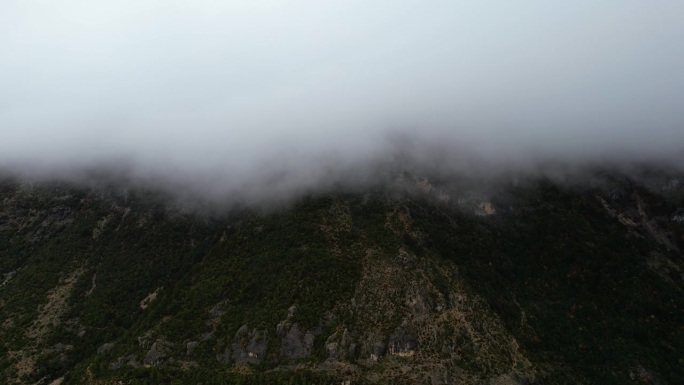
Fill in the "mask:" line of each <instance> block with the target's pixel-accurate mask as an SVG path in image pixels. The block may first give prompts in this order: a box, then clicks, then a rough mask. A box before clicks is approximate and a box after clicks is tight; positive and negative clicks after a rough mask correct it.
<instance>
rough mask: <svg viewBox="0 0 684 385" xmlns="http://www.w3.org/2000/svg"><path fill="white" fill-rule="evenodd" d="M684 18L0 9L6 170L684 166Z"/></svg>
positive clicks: (449, 6) (467, 5)
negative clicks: (605, 162)
mask: <svg viewBox="0 0 684 385" xmlns="http://www.w3.org/2000/svg"><path fill="white" fill-rule="evenodd" d="M683 17H684V2H682V1H680V0H676V1H675V0H671V1H670V0H662V1H643V0H603V1H589V0H578V1H569V2H557V1H556V2H549V1H541V0H539V1H537V0H527V1H521V2H514V1H503V0H489V1H488V0H479V1H471V0H464V1H459V0H448V1H447V0H435V1H417V0H402V1H389V0H365V1H360V0H340V1H320V0H319V1H308V0H299V1H297V0H280V1H275V0H249V1H230V0H223V1H214V0H193V1H187V0H163V1H161V0H159V1H158V0H135V1H133V0H117V1H112V0H101V1H92V0H3V1H1V2H0V55H1V56H0V168H11V169H15V170H16V169H34V170H35V169H52V168H61V169H73V170H76V169H79V168H83V167H90V166H93V165H96V164H100V163H102V162H111V161H126V162H127V163H128V164H129V165H130V166H131V167H132V168H133V170H134V171H133V172H135V173H139V175H145V174H147V173H150V174H162V175H175V176H181V179H182V178H184V177H186V176H187V177H193V178H199V179H202V178H205V179H211V180H220V181H221V182H220V184H222V185H223V186H229V187H230V188H234V186H238V185H240V184H245V183H252V184H257V185H258V184H259V183H260V178H266V176H265V175H269V174H270V173H271V172H272V171H273V170H278V172H281V171H282V172H284V173H293V175H294V174H297V173H300V174H302V173H303V175H305V176H304V177H302V178H301V179H303V180H306V181H308V182H306V183H313V182H312V181H315V179H316V178H318V177H320V176H321V175H325V174H327V173H329V172H330V170H331V167H332V168H333V169H334V168H335V167H343V166H344V167H351V168H354V167H363V164H364V162H366V161H367V160H368V159H373V158H377V157H382V156H384V155H385V154H386V153H387V152H388V151H391V147H392V143H393V141H392V140H388V138H392V137H396V136H397V135H399V134H401V135H403V137H404V138H409V140H415V141H416V142H420V143H423V142H431V143H440V144H442V145H444V146H445V147H449V146H452V145H453V148H455V149H456V148H460V149H467V151H470V152H472V153H475V154H477V155H478V156H482V157H487V158H489V157H491V158H495V159H498V160H500V161H503V162H506V163H511V162H513V163H515V162H522V163H525V162H527V161H529V160H530V159H528V158H531V157H535V156H539V155H541V156H544V157H551V158H557V159H558V160H561V161H568V162H581V161H585V160H587V159H593V158H597V157H602V156H609V157H617V158H625V159H629V158H630V157H640V158H646V159H648V158H652V157H663V156H666V157H670V156H676V155H677V154H680V155H681V154H682V151H683V150H684V22H682V20H683ZM673 154H674V155H673ZM268 177H270V176H268ZM296 179H297V178H295V180H296ZM302 183H305V182H302Z"/></svg>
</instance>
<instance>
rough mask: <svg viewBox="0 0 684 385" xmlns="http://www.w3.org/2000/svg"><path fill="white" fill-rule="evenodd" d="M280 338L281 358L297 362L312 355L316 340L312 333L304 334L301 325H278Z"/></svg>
mask: <svg viewBox="0 0 684 385" xmlns="http://www.w3.org/2000/svg"><path fill="white" fill-rule="evenodd" d="M277 334H278V337H280V338H281V345H280V356H281V357H282V358H285V359H289V360H295V359H298V358H304V357H306V356H308V355H309V354H310V353H311V348H312V347H313V343H314V338H315V336H314V335H313V333H312V332H310V331H307V332H302V331H301V330H299V325H297V324H296V323H295V324H290V323H288V322H283V323H280V324H278V328H277Z"/></svg>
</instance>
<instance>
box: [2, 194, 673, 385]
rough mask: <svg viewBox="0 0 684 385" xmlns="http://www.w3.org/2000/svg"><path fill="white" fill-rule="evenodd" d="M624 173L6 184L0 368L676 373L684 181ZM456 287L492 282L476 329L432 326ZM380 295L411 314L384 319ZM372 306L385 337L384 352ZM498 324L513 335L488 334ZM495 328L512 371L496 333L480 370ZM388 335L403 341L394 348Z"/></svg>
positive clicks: (249, 373) (581, 377)
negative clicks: (327, 188)
mask: <svg viewBox="0 0 684 385" xmlns="http://www.w3.org/2000/svg"><path fill="white" fill-rule="evenodd" d="M610 188H612V189H613V190H610V189H608V188H606V187H605V186H601V187H600V188H586V189H581V190H580V189H570V188H565V187H559V186H558V185H556V184H553V183H551V182H549V181H541V182H535V183H533V184H529V185H526V186H525V187H513V186H507V187H506V188H504V189H502V190H501V191H499V192H498V193H497V194H496V195H494V196H493V197H492V199H491V201H492V204H493V206H494V207H496V208H497V212H496V214H494V215H484V216H477V215H474V214H473V213H472V211H469V210H467V208H468V207H466V206H463V205H462V204H461V205H459V204H456V203H455V201H456V199H451V200H443V199H437V198H436V196H437V195H436V193H435V191H437V188H435V189H433V190H432V192H430V193H419V192H417V191H418V190H416V189H414V188H412V187H408V188H407V187H405V186H404V187H401V189H400V191H403V192H402V193H397V192H396V190H392V193H391V194H389V193H387V190H383V189H377V190H375V191H372V192H369V193H368V194H365V195H363V196H361V195H355V194H351V195H345V194H339V195H327V196H317V197H309V198H306V199H302V200H300V201H299V202H296V203H294V204H293V205H292V206H291V207H288V208H282V209H280V210H277V211H273V212H270V213H263V212H253V211H250V210H245V209H242V210H235V211H233V212H231V213H230V214H226V215H222V216H214V217H211V218H209V217H206V216H201V215H195V214H192V213H183V212H180V211H178V210H175V209H173V208H172V207H173V206H172V205H169V204H168V203H162V201H160V200H158V198H157V197H156V196H155V195H154V194H150V193H146V192H144V191H138V192H126V193H125V194H124V193H121V194H113V193H110V192H107V193H102V192H97V191H94V190H86V189H78V188H74V187H72V186H66V185H63V184H43V185H38V186H27V185H24V184H21V183H19V182H17V181H6V182H3V183H2V184H1V185H0V202H2V203H1V206H0V324H1V325H2V327H1V328H0V382H2V383H12V382H15V381H16V382H22V383H35V382H42V383H49V382H50V381H52V380H53V379H55V378H58V377H61V376H64V380H65V381H66V383H95V382H97V381H103V383H116V382H117V381H123V382H124V383H131V384H138V383H168V384H175V383H203V384H212V383H217V384H232V383H235V384H239V383H245V384H247V383H249V384H274V383H283V384H328V383H340V382H341V381H344V380H347V379H351V380H353V383H354V384H359V383H366V382H368V383H399V382H402V381H404V382H406V383H412V382H417V381H418V382H429V381H432V383H439V382H435V381H442V380H435V378H438V377H439V376H436V375H435V376H433V377H432V378H433V379H432V380H429V379H428V375H432V374H431V373H437V372H436V369H434V368H431V369H429V370H428V369H420V370H418V369H419V368H423V367H424V366H425V365H429V364H432V363H436V361H435V358H434V357H443V361H440V362H439V365H442V366H440V368H444V369H439V370H444V371H445V374H444V375H443V377H444V378H447V379H446V380H444V381H445V382H448V381H449V380H448V378H449V376H451V377H453V376H461V375H462V376H465V377H463V378H478V379H479V380H478V381H482V382H487V381H490V382H493V381H494V380H493V379H495V378H499V379H501V378H504V377H502V376H507V377H505V378H507V379H510V380H511V381H514V382H518V383H524V382H537V383H544V384H547V383H559V384H560V383H601V384H624V383H642V382H646V383H649V382H650V383H665V384H677V383H678V381H680V380H681V378H684V369H683V368H684V355H683V352H684V329H683V328H682V325H684V282H683V280H684V275H682V266H683V262H682V254H681V252H680V251H679V250H680V249H681V248H682V247H684V242H683V239H682V236H684V226H683V225H682V223H681V222H676V221H672V220H671V218H670V214H671V213H672V212H676V210H677V209H678V208H679V207H682V206H684V197H683V196H682V194H681V193H680V192H679V190H676V191H675V192H672V191H670V190H668V193H667V194H664V193H656V192H654V191H653V189H648V188H645V187H643V186H637V185H634V184H630V183H623V182H620V183H617V182H614V183H613V184H612V185H610ZM616 188H617V189H618V190H619V191H620V193H619V194H616V193H614V190H615V189H616ZM443 192H444V191H440V193H443ZM447 192H449V191H447ZM449 193H450V194H452V195H454V194H457V192H449ZM464 207H465V208H464ZM406 256H415V258H417V259H416V260H415V261H414V260H412V259H411V260H409V261H408V262H406V258H409V257H406ZM402 258H403V259H402ZM410 258H413V257H410ZM410 258H409V259H410ZM377 271H387V272H390V271H391V272H396V271H406V273H401V274H405V275H402V277H404V276H405V277H406V278H405V279H404V278H402V279H399V280H398V281H397V282H395V281H392V280H391V279H392V277H383V276H382V275H377V276H375V275H372V274H379V273H375V272H377ZM369 274H370V275H369ZM392 274H395V273H392ZM412 277H413V278H412ZM412 280H413V281H412ZM369 282H371V283H373V282H374V284H375V285H376V286H377V287H378V288H379V289H377V290H378V292H379V293H380V295H384V294H382V293H383V290H384V291H386V292H387V293H388V294H387V297H381V298H383V301H384V300H385V299H386V300H387V301H395V302H397V300H395V299H394V298H404V297H401V296H405V298H409V299H410V298H418V304H419V305H420V304H421V303H425V304H426V305H420V306H423V307H426V308H427V309H428V310H420V311H418V313H416V312H415V311H413V310H410V309H411V308H410V307H408V306H409V305H406V304H405V303H394V304H380V303H377V304H375V305H374V304H372V303H371V304H368V303H366V304H360V303H358V301H361V299H362V298H363V295H364V293H366V292H368V290H371V289H368V287H369V286H368V285H369ZM421 285H427V286H426V287H425V288H424V289H422V288H421V287H420V286H421ZM428 286H429V287H428ZM415 287H418V288H417V289H415ZM383 288H384V289H383ZM373 290H376V289H373ZM374 293H375V292H374ZM393 293H394V294H393ZM396 293H398V294H396ZM415 293H419V294H415ZM454 293H463V295H466V296H468V297H469V298H475V299H473V300H472V301H475V303H480V302H478V301H480V300H479V299H478V298H481V302H482V303H483V304H484V305H482V306H480V305H478V307H476V308H472V309H469V310H468V311H469V312H470V313H468V314H467V315H466V318H467V317H474V319H477V318H478V317H477V314H479V313H477V312H481V317H480V318H481V319H482V320H483V321H482V322H483V323H485V321H486V322H489V323H491V322H494V324H493V325H494V326H488V325H484V326H481V325H479V326H478V325H475V326H474V329H473V330H475V331H474V332H473V331H469V332H468V333H471V334H469V335H466V334H464V333H465V331H464V330H466V329H467V328H466V329H464V328H463V327H461V326H458V325H453V327H452V326H449V324H448V323H447V326H448V327H447V326H443V325H444V324H442V323H440V324H431V322H437V321H430V320H432V319H434V320H437V319H441V318H439V312H442V311H443V310H439V309H442V308H444V307H447V308H449V307H452V306H454V305H450V304H451V303H452V302H453V299H452V298H453V297H454ZM395 294H396V297H392V296H393V295H395ZM416 295H418V297H416ZM411 296H413V297H411ZM369 298H380V297H369ZM378 301H379V300H378ZM402 301H403V300H402ZM399 302H401V301H399ZM404 302H406V301H404ZM414 302H415V301H414ZM419 305H411V306H414V307H415V306H419ZM364 306H365V308H364ZM373 306H376V310H375V311H373ZM369 308H370V310H368V309H369ZM363 309H366V310H365V311H366V313H363V311H364V310H363ZM383 309H384V310H383ZM386 309H398V310H396V311H394V310H392V311H393V312H392V313H391V314H390V313H387V315H386V317H385V318H387V319H386V320H385V319H384V318H383V317H384V316H385V315H384V314H382V312H388V311H389V310H386ZM402 309H409V310H402ZM412 311H413V313H411V312H412ZM373 313H375V314H373ZM364 314H365V315H364ZM432 314H434V315H435V316H434V318H429V317H428V316H432ZM459 314H460V313H459ZM364 317H365V318H364ZM421 317H422V318H421ZM442 318H444V316H442ZM371 319H372V320H375V321H373V322H376V323H377V322H380V325H379V326H378V328H377V330H379V331H381V332H382V333H385V334H384V337H382V336H381V337H378V338H380V339H384V340H383V341H384V342H383V343H384V347H383V348H379V349H380V350H378V352H381V353H378V354H380V355H381V356H380V357H379V358H378V357H377V356H376V357H375V358H374V360H375V361H374V360H368V351H370V350H369V349H371V348H372V347H369V346H370V345H369V344H370V342H368V341H371V340H369V339H368V338H370V337H368V336H367V334H368V333H371V331H370V330H371V329H372V328H371V326H370V325H371V324H370V323H369V322H370V321H368V320H371ZM469 319H470V318H468V320H469ZM377 320H380V321H377ZM416 320H419V321H416ZM426 320H428V321H426ZM491 320H494V321H491ZM496 320H500V323H501V325H502V327H503V329H501V331H496V332H492V333H484V332H482V334H477V333H480V332H478V330H480V329H482V328H486V327H488V328H490V329H491V328H492V327H498V326H496V325H498V323H497V322H499V321H496ZM439 322H443V321H439ZM463 322H466V321H463ZM468 322H470V321H468ZM466 323H467V322H466ZM373 325H375V324H373ZM412 325H413V326H412ZM415 325H422V326H421V327H423V328H427V329H429V330H435V333H437V332H439V333H442V334H440V335H444V336H445V337H444V338H445V339H446V340H450V341H455V343H456V345H458V346H457V350H458V354H456V353H448V352H451V351H452V350H448V352H447V350H444V349H442V348H439V349H438V346H442V345H445V344H442V345H440V344H437V343H436V345H434V346H433V345H427V344H425V343H423V345H422V346H421V345H420V343H422V342H420V343H418V344H416V343H415V342H413V341H423V339H421V338H427V337H419V336H418V333H419V331H418V329H416V327H417V326H415ZM426 325H427V326H426ZM373 327H375V326H373ZM459 327H461V329H459ZM412 328H413V329H412ZM427 329H426V330H427ZM471 329H472V328H471ZM471 329H468V330H471ZM372 330H376V329H372ZM459 330H460V331H459ZM482 330H484V329H482ZM487 330H489V329H487ZM492 330H499V329H492ZM343 332H344V333H343ZM364 333H365V334H364ZM372 333H375V334H373V336H375V337H373V338H376V337H377V333H380V332H375V331H373V332H372ZM372 333H371V334H372ZM472 333H475V334H472ZM501 333H505V335H507V336H508V335H510V338H509V337H506V338H508V339H505V340H502V341H513V340H515V341H517V343H518V344H519V345H520V348H519V351H520V355H521V357H522V356H524V357H525V360H529V362H530V363H531V364H530V365H527V366H524V365H523V369H520V368H517V369H515V368H514V369H511V367H509V366H510V365H512V364H509V362H510V358H508V354H509V351H510V350H511V348H510V346H508V347H507V346H504V347H502V348H500V349H502V350H501V351H500V352H498V353H497V350H496V349H494V350H491V351H488V352H487V353H488V354H490V356H488V357H490V358H488V360H491V361H500V362H499V364H498V366H496V367H494V366H492V368H493V369H492V368H490V369H487V368H489V366H488V365H485V364H483V363H482V362H481V359H480V358H478V357H480V353H481V352H482V351H483V350H482V349H483V348H481V347H479V345H478V342H477V341H480V340H481V339H483V338H485V339H486V338H499V337H495V336H494V335H497V334H501ZM343 334H344V335H345V336H346V335H347V334H348V335H349V336H350V337H344V336H343ZM435 335H436V334H435ZM430 338H432V337H430ZM435 339H436V337H435ZM345 341H346V342H345ZM350 341H351V342H350ZM393 341H402V342H401V343H402V344H403V345H405V346H411V348H410V351H409V350H406V351H402V352H403V353H406V354H404V355H394V353H391V354H390V351H389V348H388V346H389V345H391V344H392V343H393ZM497 341H498V340H497ZM331 342H334V343H335V344H336V345H335V344H332V345H331ZM497 343H499V342H497ZM507 343H509V342H507ZM459 344H461V345H459ZM509 344H510V343H509ZM333 345H334V347H331V346H333ZM452 345H453V344H452ZM504 345H505V344H504ZM340 346H344V351H343V352H340V351H341V350H340V348H339V347H340ZM415 346H417V348H416V347H415ZM445 346H446V345H445ZM459 346H460V347H459ZM497 346H498V345H497ZM331 349H332V350H331ZM406 349H408V348H406ZM440 349H442V350H440ZM449 349H452V348H449ZM516 349H518V348H516ZM371 350H372V349H371ZM414 350H416V351H417V353H414ZM516 351H517V350H516ZM257 352H258V354H257ZM333 352H334V353H333ZM445 352H447V353H445ZM492 352H493V353H492ZM516 354H517V353H516ZM440 359H441V358H440ZM478 360H480V361H478ZM376 361H377V363H376ZM421 365H422V366H421ZM403 367H409V368H410V367H413V368H414V369H415V370H412V371H408V372H406V371H404V372H402V371H401V370H400V369H401V368H403ZM421 370H425V374H424V377H416V376H418V375H420V376H423V374H420V373H423V372H421ZM412 372H415V373H412ZM439 373H442V372H439ZM440 376H441V374H440ZM468 376H469V377H468ZM423 378H424V379H423ZM439 378H441V377H439ZM453 378H455V379H456V378H461V377H453ZM418 379H422V380H418Z"/></svg>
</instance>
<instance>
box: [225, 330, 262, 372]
mask: <svg viewBox="0 0 684 385" xmlns="http://www.w3.org/2000/svg"><path fill="white" fill-rule="evenodd" d="M230 349H231V351H232V358H233V360H234V361H235V363H236V364H243V363H246V364H260V363H261V362H262V361H263V360H264V358H265V357H266V351H267V349H268V340H267V338H266V332H265V331H259V330H256V329H254V330H251V331H249V329H248V328H247V325H243V326H242V327H241V328H240V329H238V331H237V333H235V339H234V340H233V343H232V344H231V346H230Z"/></svg>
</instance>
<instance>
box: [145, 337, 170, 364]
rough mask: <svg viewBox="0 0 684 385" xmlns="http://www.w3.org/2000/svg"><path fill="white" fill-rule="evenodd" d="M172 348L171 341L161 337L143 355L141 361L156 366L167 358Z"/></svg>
mask: <svg viewBox="0 0 684 385" xmlns="http://www.w3.org/2000/svg"><path fill="white" fill-rule="evenodd" d="M172 349H173V343H171V342H169V341H167V340H164V339H161V338H160V339H157V340H156V341H155V342H154V343H153V344H152V347H151V348H150V350H149V351H148V352H147V354H146V355H145V359H143V363H144V364H145V365H149V366H157V365H159V364H161V363H163V362H165V361H166V360H168V359H169V357H170V355H171V351H172Z"/></svg>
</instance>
